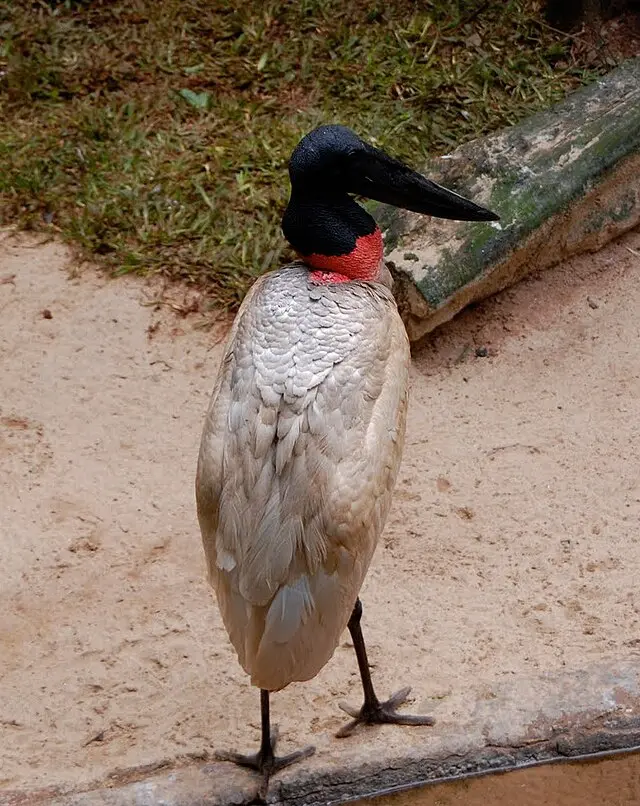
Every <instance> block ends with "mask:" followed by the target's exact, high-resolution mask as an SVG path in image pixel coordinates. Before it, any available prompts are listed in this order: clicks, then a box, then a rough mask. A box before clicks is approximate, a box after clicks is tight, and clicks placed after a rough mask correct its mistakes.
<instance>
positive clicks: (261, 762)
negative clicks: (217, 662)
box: [216, 689, 316, 794]
mask: <svg viewBox="0 0 640 806" xmlns="http://www.w3.org/2000/svg"><path fill="white" fill-rule="evenodd" d="M260 715H261V719H262V738H261V741H260V750H258V752H257V753H253V754H251V755H243V754H242V753H229V752H226V751H224V752H221V753H216V758H217V759H218V760H219V761H232V762H233V763H234V764H239V765H240V766H241V767H249V768H250V769H252V770H257V772H259V773H260V774H261V775H263V776H264V786H265V793H264V794H266V785H267V784H268V783H269V778H270V777H271V776H272V775H273V774H274V773H276V772H279V771H280V770H282V769H284V768H285V767H288V766H289V765H290V764H295V763H296V761H302V759H303V758H308V757H309V756H311V755H313V753H315V750H316V749H315V747H311V746H309V747H305V748H303V749H302V750H296V752H295V753H289V755H287V756H280V757H279V758H278V757H277V756H276V755H275V749H276V743H277V741H278V729H277V728H274V729H273V731H272V730H271V722H270V719H269V692H268V691H266V689H260Z"/></svg>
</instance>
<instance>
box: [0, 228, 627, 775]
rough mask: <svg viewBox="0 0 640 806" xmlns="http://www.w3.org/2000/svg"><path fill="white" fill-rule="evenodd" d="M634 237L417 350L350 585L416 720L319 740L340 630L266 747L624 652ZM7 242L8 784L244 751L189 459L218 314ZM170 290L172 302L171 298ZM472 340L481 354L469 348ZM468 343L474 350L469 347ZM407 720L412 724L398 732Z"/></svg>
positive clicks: (381, 735) (2, 536)
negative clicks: (400, 431)
mask: <svg viewBox="0 0 640 806" xmlns="http://www.w3.org/2000/svg"><path fill="white" fill-rule="evenodd" d="M625 247H631V248H634V249H636V250H640V233H638V232H636V233H632V234H631V235H629V236H627V237H626V238H625V239H623V240H622V241H621V242H618V243H616V244H613V245H611V246H610V247H608V248H607V249H605V250H603V251H602V252H601V253H599V254H597V255H595V256H587V257H584V258H581V259H576V260H573V261H571V262H570V263H567V264H565V265H563V266H561V267H559V268H557V269H556V270H552V271H549V272H547V273H545V274H544V275H543V276H541V277H534V278H531V279H529V280H527V281H525V282H523V283H522V284H521V285H519V286H518V287H517V288H514V289H511V290H509V291H507V292H505V293H503V294H501V295H500V296H498V297H497V298H495V299H493V300H491V301H488V302H485V303H483V304H482V305H480V306H476V307H475V308H474V309H473V310H469V311H467V312H465V313H464V314H462V315H461V316H460V317H459V318H458V319H457V320H456V321H455V322H453V323H450V324H449V325H447V326H445V327H443V328H442V329H441V330H440V331H439V332H437V333H436V334H435V335H433V336H431V337H429V338H428V339H427V340H425V342H424V343H423V344H422V345H420V346H419V347H418V348H417V349H416V350H415V355H414V363H413V372H412V402H411V407H410V413H409V423H408V438H407V447H406V451H405V460H404V464H403V469H402V471H401V475H400V480H399V484H398V488H397V494H396V497H395V503H394V507H393V510H392V515H391V517H390V521H389V523H388V527H387V529H386V532H385V534H384V536H383V539H382V541H381V544H380V546H379V549H378V552H377V554H376V557H375V560H374V563H373V566H372V568H371V571H370V574H369V576H368V578H367V581H366V583H365V587H364V589H363V601H364V605H365V621H364V629H365V635H366V636H367V637H368V642H369V648H370V655H371V660H372V663H373V664H374V676H375V682H376V685H377V687H378V690H379V692H380V694H381V695H386V694H387V693H389V692H390V691H391V690H392V689H395V688H398V687H399V685H402V684H406V683H412V684H413V686H414V698H413V702H412V703H411V706H412V708H413V709H414V710H415V711H423V712H428V713H432V714H433V715H434V716H435V717H436V718H437V720H438V725H437V726H436V727H434V728H419V729H406V728H405V729H402V728H398V727H391V726H388V727H385V728H381V729H371V730H369V731H368V732H366V731H365V732H361V733H357V734H356V735H355V736H354V737H352V738H351V739H348V740H342V741H340V740H337V739H335V738H334V737H333V732H334V731H335V730H336V729H337V728H338V727H339V726H340V725H341V724H343V722H344V714H342V713H341V712H340V711H339V710H338V708H337V701H339V700H342V699H346V700H347V701H351V702H353V703H359V701H360V690H359V680H358V676H357V671H356V665H355V659H354V657H353V654H352V649H351V647H350V646H349V644H348V643H347V642H346V641H345V643H344V644H343V645H342V646H340V647H339V648H338V650H337V651H336V654H335V657H334V659H333V660H332V661H331V663H330V664H329V665H328V666H327V667H325V669H324V670H323V671H322V672H321V674H320V675H319V676H318V677H317V678H316V679H315V680H313V681H311V682H310V683H307V684H298V685H294V686H291V687H289V688H288V689H287V690H285V691H284V692H282V693H281V694H278V695H276V696H275V697H274V698H273V710H274V718H275V721H277V722H279V724H280V729H281V733H282V736H283V748H282V749H283V751H286V750H288V749H289V748H290V747H294V746H300V745H302V744H306V743H308V741H309V740H312V741H313V742H314V743H315V744H316V745H317V747H318V755H317V756H316V758H315V759H311V760H310V761H309V762H306V763H308V764H321V763H322V759H323V758H324V759H326V758H327V757H339V755H340V754H344V753H352V752H355V750H354V748H356V749H358V751H359V752H360V753H361V754H364V755H371V754H375V753H377V752H379V751H381V750H382V749H383V748H384V749H385V750H388V749H389V748H392V749H395V750H397V751H398V752H402V748H403V747H404V746H405V744H406V743H407V742H409V741H411V742H413V743H414V745H415V743H416V742H418V743H421V744H422V746H424V747H426V748H427V750H428V748H429V746H430V743H435V742H437V736H438V733H437V732H438V731H439V730H441V729H442V728H443V726H445V727H446V726H450V725H452V724H460V725H464V724H465V723H467V722H468V721H469V720H470V719H472V718H473V712H474V708H476V706H477V705H478V703H482V702H483V701H486V700H488V699H490V698H491V697H493V696H494V692H495V691H496V690H497V689H498V688H499V687H500V685H501V684H502V683H503V682H504V681H505V680H513V679H516V678H518V677H523V678H535V676H536V675H537V674H539V673H541V672H542V671H549V672H552V673H554V672H558V671H561V670H562V669H566V670H568V671H571V670H579V669H581V668H583V667H584V666H585V665H588V664H589V663H592V662H594V661H607V659H620V658H631V657H633V656H636V657H637V656H638V655H639V654H640V616H639V607H640V599H639V598H638V595H637V587H638V579H639V578H640V543H639V538H640V533H639V530H638V523H639V520H640V473H639V469H638V461H639V460H638V456H639V455H640V433H639V429H640V316H639V314H638V312H639V311H640V257H637V256H635V255H633V254H631V253H630V252H629V251H628V249H627V248H625ZM73 269H74V266H73V263H72V261H71V260H70V256H69V254H68V253H67V252H66V250H65V249H64V248H62V247H61V246H59V245H56V244H54V243H49V244H45V245H40V246H35V245H34V244H29V245H25V244H24V243H19V242H16V241H14V240H11V239H5V240H4V241H3V242H2V243H1V244H0V477H1V479H2V483H1V484H0V786H2V787H4V788H9V789H12V788H22V787H29V788H31V787H34V786H45V785H50V784H69V785H74V784H83V783H86V782H88V781H90V780H93V779H99V778H103V777H105V776H107V775H108V774H109V773H111V772H112V771H113V770H114V769H115V768H128V767H133V766H136V765H143V764H149V763H153V762H156V761H158V760H160V759H180V758H183V759H184V758H185V757H188V756H189V755H191V756H193V757H196V758H206V757H207V756H208V755H209V754H211V752H212V751H213V750H214V749H215V748H220V747H238V748H240V749H250V748H251V747H252V746H254V745H255V743H256V741H257V738H258V724H259V713H258V695H257V692H256V691H255V690H254V689H251V688H250V686H249V685H248V684H247V680H246V678H245V676H244V674H243V673H242V671H241V670H240V668H239V667H238V665H237V662H236V660H235V656H234V654H233V652H232V650H231V649H230V646H229V645H228V643H227V639H226V635H225V633H224V630H223V628H222V626H221V622H220V618H219V616H218V613H217V610H216V608H215V606H214V604H213V601H212V599H211V596H210V594H209V591H208V588H207V586H206V583H205V580H204V562H203V556H202V552H201V547H200V538H199V533H198V529H197V524H196V519H195V511H194V500H193V476H194V470H195V461H196V454H197V447H198V442H199V436H200V428H201V422H202V417H203V413H204V410H205V407H206V404H207V400H208V397H209V393H210V388H211V385H212V381H213V378H214V375H215V372H216V368H217V362H218V360H219V355H220V344H219V337H220V334H219V329H216V328H213V329H205V328H203V327H202V325H203V323H204V317H203V316H201V315H191V316H187V317H186V318H184V317H183V318H181V317H180V316H178V315H176V314H175V313H173V312H172V310H171V309H170V308H168V307H167V306H163V307H162V308H160V309H158V308H157V307H154V306H149V305H147V304H141V303H145V302H147V303H148V302H149V301H150V300H151V299H153V295H154V293H155V291H154V288H153V287H149V286H148V285H146V284H145V283H143V282H141V281H138V280H135V279H132V278H124V279H119V280H113V281H110V280H107V279H105V278H103V277H101V276H100V275H98V274H97V273H95V272H94V271H92V270H90V269H86V270H83V271H82V272H80V273H78V272H75V273H74V272H73V271H72V270H73ZM187 305H188V300H187ZM483 347H484V348H487V350H488V355H487V356H484V357H483V356H482V355H480V356H479V355H477V354H476V348H483ZM480 352H481V353H482V350H481V351H480ZM409 733H410V734H411V738H410V739H408V738H407V736H408V734H409Z"/></svg>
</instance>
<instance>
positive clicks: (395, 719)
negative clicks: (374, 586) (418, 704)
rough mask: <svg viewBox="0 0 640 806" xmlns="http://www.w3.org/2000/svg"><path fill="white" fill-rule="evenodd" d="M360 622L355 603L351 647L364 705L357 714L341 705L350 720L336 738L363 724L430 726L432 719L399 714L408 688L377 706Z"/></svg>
mask: <svg viewBox="0 0 640 806" xmlns="http://www.w3.org/2000/svg"><path fill="white" fill-rule="evenodd" d="M361 618H362V602H361V601H360V599H356V604H355V607H354V608H353V613H352V614H351V618H350V619H349V624H348V626H349V632H350V633H351V638H352V640H353V646H354V649H355V651H356V657H357V659H358V667H359V669H360V677H361V679H362V688H363V690H364V704H363V706H362V708H360V710H358V709H356V708H351V707H350V706H348V705H344V703H340V708H342V710H343V711H346V712H347V713H348V714H349V716H352V717H353V719H352V721H351V722H349V723H348V724H347V725H345V726H344V727H343V728H340V730H339V731H338V732H337V733H336V736H338V737H340V738H342V737H344V736H349V735H350V734H351V733H353V731H354V730H355V728H356V727H357V726H358V725H360V724H362V723H364V724H367V725H381V724H385V723H391V724H394V725H433V724H434V719H433V717H430V716H414V715H412V714H399V713H398V712H397V711H396V708H397V707H398V706H399V705H401V704H402V703H403V702H404V701H405V700H406V699H407V697H408V696H409V692H410V691H411V688H410V687H407V688H403V689H401V690H400V691H397V692H396V693H395V694H394V695H393V696H392V697H390V698H389V699H388V700H387V701H386V702H380V700H379V699H378V698H377V697H376V693H375V691H374V689H373V683H372V682H371V671H370V669H369V661H368V660H367V648H366V646H365V643H364V638H363V636H362V630H361V628H360V619H361Z"/></svg>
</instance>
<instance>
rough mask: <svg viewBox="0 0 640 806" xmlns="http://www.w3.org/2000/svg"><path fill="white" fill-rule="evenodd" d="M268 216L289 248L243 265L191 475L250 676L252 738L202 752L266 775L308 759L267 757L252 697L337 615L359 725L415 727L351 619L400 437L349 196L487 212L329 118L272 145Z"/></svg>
mask: <svg viewBox="0 0 640 806" xmlns="http://www.w3.org/2000/svg"><path fill="white" fill-rule="evenodd" d="M289 177H290V182H291V195H290V199H289V203H288V205H287V208H286V210H285V213H284V216H283V219H282V231H283V234H284V236H285V238H286V240H287V241H288V242H289V244H290V245H291V246H292V247H293V249H294V250H295V252H296V253H297V255H298V256H299V259H298V260H296V261H294V262H292V263H290V264H288V265H286V266H284V267H282V268H280V269H277V270H275V271H271V272H268V273H266V274H264V275H263V276H261V277H260V278H259V279H258V280H257V281H256V282H255V283H254V285H253V286H252V288H251V289H250V291H249V292H248V294H247V296H246V297H245V299H244V301H243V303H242V305H241V307H240V309H239V311H238V314H237V316H236V318H235V320H234V323H233V325H232V327H231V330H230V333H229V335H228V339H227V342H226V346H225V349H224V353H223V357H222V361H221V365H220V369H219V372H218V375H217V379H216V381H215V385H214V389H213V393H212V396H211V401H210V405H209V408H208V411H207V413H206V416H205V421H204V427H203V431H202V439H201V444H200V452H199V456H198V467H197V473H196V503H197V514H198V521H199V525H200V530H201V534H202V541H203V547H204V553H205V557H206V563H207V570H208V577H209V581H210V583H211V585H212V587H213V589H214V590H215V594H216V597H217V601H218V605H219V609H220V612H221V615H222V620H223V622H224V626H225V627H226V630H227V632H228V634H229V637H230V640H231V643H232V645H233V647H234V648H235V651H236V653H237V656H238V660H239V662H240V664H241V666H242V668H243V669H244V671H245V672H246V673H247V675H249V677H250V680H251V683H252V684H253V685H254V686H256V687H257V688H259V689H260V708H261V725H262V732H261V743H260V748H259V750H258V752H257V753H254V754H248V755H243V754H239V753H236V752H220V753H218V756H217V757H218V758H219V759H224V760H228V761H233V762H234V763H236V764H240V765H242V766H245V767H249V768H252V769H254V770H257V771H258V772H259V773H261V774H262V775H263V776H264V779H265V781H267V782H268V779H269V776H271V775H273V774H274V773H276V772H278V771H279V770H281V769H283V768H284V767H286V766H289V765H290V764H293V763H294V762H297V761H300V760H302V759H304V758H307V757H308V756H310V755H311V754H312V753H313V752H314V749H315V748H313V747H306V748H303V749H301V750H297V751H295V752H293V753H290V754H288V755H285V756H280V757H278V756H276V755H275V744H276V731H275V730H273V731H272V729H271V724H270V695H271V694H272V693H273V692H277V691H280V690H281V689H283V688H285V687H286V686H288V685H289V684H290V683H293V682H302V681H306V680H310V679H311V678H313V677H315V675H317V674H318V672H319V671H320V669H322V667H323V666H324V665H325V664H326V663H327V662H328V661H329V660H330V658H331V656H332V655H333V653H334V651H335V649H336V646H337V645H338V642H339V639H340V636H341V634H342V633H343V631H344V630H345V628H348V629H349V631H350V634H351V637H352V641H353V645H354V648H355V652H356V658H357V662H358V667H359V671H360V676H361V680H362V686H363V692H364V703H363V705H362V707H361V708H358V709H354V708H351V707H349V706H345V705H341V707H342V708H343V709H344V710H345V711H346V712H347V713H348V714H349V715H350V716H351V717H352V720H351V721H350V722H349V723H348V724H346V725H345V726H344V727H343V728H342V729H341V730H340V731H339V732H338V734H337V735H338V736H340V737H344V736H348V735H350V734H351V733H352V732H353V731H354V730H355V728H356V727H357V726H358V725H360V724H363V723H365V724H376V723H378V724H379V723H396V724H406V725H432V724H433V719H432V718H431V717H429V716H414V715H410V714H405V713H401V712H398V710H397V708H398V706H399V705H400V704H401V703H403V702H404V701H405V700H406V698H407V696H408V694H409V691H410V689H408V688H404V689H402V690H400V691H399V692H398V693H397V694H394V695H393V696H392V697H391V698H390V699H389V700H387V701H385V702H381V701H380V700H379V699H378V697H377V695H376V693H375V690H374V686H373V683H372V680H371V674H370V670H369V664H368V659H367V654H366V646H365V642H364V638H363V635H362V629H361V617H362V603H361V601H360V598H359V592H360V588H361V586H362V583H363V581H364V578H365V574H366V573H367V569H368V567H369V564H370V562H371V559H372V556H373V553H374V549H375V547H376V543H377V541H378V538H379V536H380V534H381V532H382V529H383V527H384V524H385V520H386V518H387V513H388V511H389V506H390V503H391V497H392V491H393V487H394V485H395V481H396V476H397V473H398V468H399V465H400V459H401V454H402V449H403V443H404V432H405V421H406V411H407V389H408V376H409V363H410V352H409V341H408V338H407V334H406V331H405V328H404V325H403V322H402V319H401V318H400V315H399V313H398V309H397V306H396V302H395V300H394V297H393V294H392V278H391V275H390V272H389V270H388V268H387V267H386V265H385V262H384V259H383V239H382V234H381V231H380V229H379V227H378V226H377V224H376V222H375V220H374V218H373V217H372V216H371V215H370V214H369V213H368V212H367V211H366V210H365V209H364V208H363V207H362V206H361V205H359V204H358V203H357V201H355V199H354V198H353V195H358V196H363V197H366V198H369V199H372V200H376V201H379V202H382V203H385V204H389V205H393V206H396V207H401V208H404V209H406V210H410V211H413V212H416V213H422V214H426V215H431V216H437V217H440V218H449V219H455V220H466V221H494V220H497V219H498V216H497V215H496V214H495V213H493V212H491V211H490V210H487V209H486V208H484V207H481V206H479V205H478V204H475V203H474V202H472V201H470V200H468V199H465V198H464V197H462V196H460V195H458V194H457V193H454V192H453V191H451V190H448V189H446V188H444V187H442V186H441V185H438V184H437V183H435V182H433V181H431V180H430V179H428V178H426V177H424V176H422V175H421V174H419V173H417V172H415V171H413V170H412V169H411V168H409V167H408V166H406V165H405V164H404V163H402V162H400V161H399V160H397V159H395V158H393V157H391V156H389V155H388V154H386V153H385V152H384V151H382V150H380V149H378V148H375V147H374V146H372V145H370V144H369V143H367V142H365V141H364V140H362V139H361V138H360V137H359V136H358V135H357V134H356V133H355V132H353V131H352V130H351V129H349V128H347V127H346V126H342V125H338V124H327V125H323V126H319V127H318V128H316V129H314V130H313V131H311V132H310V133H308V134H307V135H306V136H304V137H303V138H302V139H301V140H300V142H299V143H298V145H297V146H296V148H295V149H294V151H293V153H292V155H291V158H290V160H289Z"/></svg>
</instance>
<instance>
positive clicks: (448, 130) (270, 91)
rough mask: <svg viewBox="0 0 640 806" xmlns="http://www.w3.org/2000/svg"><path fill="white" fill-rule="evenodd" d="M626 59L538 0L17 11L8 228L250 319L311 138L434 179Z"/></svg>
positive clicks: (276, 258)
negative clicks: (52, 238) (550, 14)
mask: <svg viewBox="0 0 640 806" xmlns="http://www.w3.org/2000/svg"><path fill="white" fill-rule="evenodd" d="M614 63H615V59H612V57H611V56H610V55H608V54H606V52H603V51H602V50H601V49H597V48H593V47H591V48H589V47H588V46H586V45H584V44H582V43H581V40H580V38H579V37H578V38H577V39H576V38H575V37H574V38H571V37H568V36H567V35H565V34H561V33H560V32H556V31H553V30H552V29H550V28H548V27H547V26H546V25H544V23H543V21H542V16H541V13H540V10H539V8H538V5H537V4H536V3H535V2H532V1H531V0H508V2H504V0H488V1H487V2H482V1H481V0H457V2H456V0H424V1H423V2H409V0H397V2H394V1H393V0H385V2H379V1H378V0H373V1H372V2H361V1H360V2H358V1H356V2H353V3H349V2H345V1H344V0H295V2H294V0H290V1H289V2H286V1H282V2H279V3H276V2H272V3H255V4H252V3H251V2H247V0H227V2H222V0H219V1H218V0H197V2H196V0H121V2H119V1H118V0H59V1H58V2H55V0H48V2H45V1H44V0H38V1H36V0H33V1H32V2H30V1H29V0H25V1H24V2H20V3H16V2H13V0H0V222H1V223H3V224H5V225H6V224H8V223H16V222H17V223H18V224H19V225H21V226H23V227H27V228H35V229H43V228H49V229H54V230H55V231H57V232H59V233H61V234H62V235H63V237H64V238H65V239H66V240H67V241H69V242H71V243H74V244H77V245H79V246H80V247H81V248H82V249H83V250H84V252H85V253H86V254H87V255H89V256H92V257H95V256H100V260H101V261H102V262H103V263H104V264H106V265H107V266H108V267H110V268H111V270H113V271H116V272H128V271H154V272H162V273H163V274H165V275H166V276H168V277H170V278H175V279H182V280H187V281H189V282H192V283H195V284H198V285H200V286H203V287H205V288H206V289H207V290H208V292H209V293H210V295H211V297H212V298H213V299H214V301H215V302H216V303H217V304H222V305H224V306H227V307H230V308H233V307H235V306H236V305H237V304H238V302H239V301H240V300H241V299H242V296H243V295H244V293H245V292H246V290H247V288H248V287H249V285H250V284H251V282H252V281H253V279H254V278H255V277H256V276H257V275H259V274H261V273H262V272H263V271H265V270H266V269H269V268H272V267H274V266H276V265H278V264H279V263H281V262H283V261H284V260H285V259H286V258H287V257H288V256H289V255H288V253H287V248H286V245H285V244H284V242H283V238H282V236H281V233H280V216H281V214H282V211H283V209H284V206H285V204H286V201H287V194H288V179H287V176H286V161H287V158H288V156H289V154H290V152H291V149H292V148H293V146H294V145H295V143H296V142H297V140H298V139H299V138H300V136H301V135H302V134H304V133H305V132H307V131H308V130H309V129H311V128H313V127H314V126H316V125H318V124H319V123H323V122H342V123H346V124H347V125H350V126H352V127H353V128H354V129H355V130H356V131H358V132H359V133H360V134H361V135H363V136H364V137H366V138H367V139H369V140H370V141H372V142H374V143H376V144H378V145H380V146H382V147H384V148H386V149H388V150H389V151H390V152H392V153H394V154H396V155H398V156H400V157H402V158H404V159H406V160H407V161H409V162H410V163H411V164H412V165H414V166H419V165H420V164H421V163H422V162H424V161H425V159H426V158H427V155H432V154H434V153H438V152H444V151H448V150H450V149H453V148H454V147H455V146H456V145H458V144H460V143H462V142H463V141H465V140H469V139H471V138H474V137H477V136H480V135H482V134H485V133H487V132H489V131H491V130H494V129H496V128H499V127H502V126H506V125H509V124H512V123H515V122H516V121H518V120H520V119H521V118H522V117H524V116H525V115H527V114H530V113H531V112H532V111H534V110H537V109H540V108H543V107H546V106H548V105H550V104H551V103H553V102H554V101H557V100H559V99H560V98H562V97H563V96H564V95H565V94H566V93H567V92H568V91H570V90H572V89H574V88H576V87H577V86H579V85H580V84H582V83H585V82H587V81H590V80H592V79H593V78H594V77H595V76H596V75H598V74H600V73H602V72H604V71H605V70H607V69H610V67H611V66H612V65H613V64H614Z"/></svg>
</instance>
